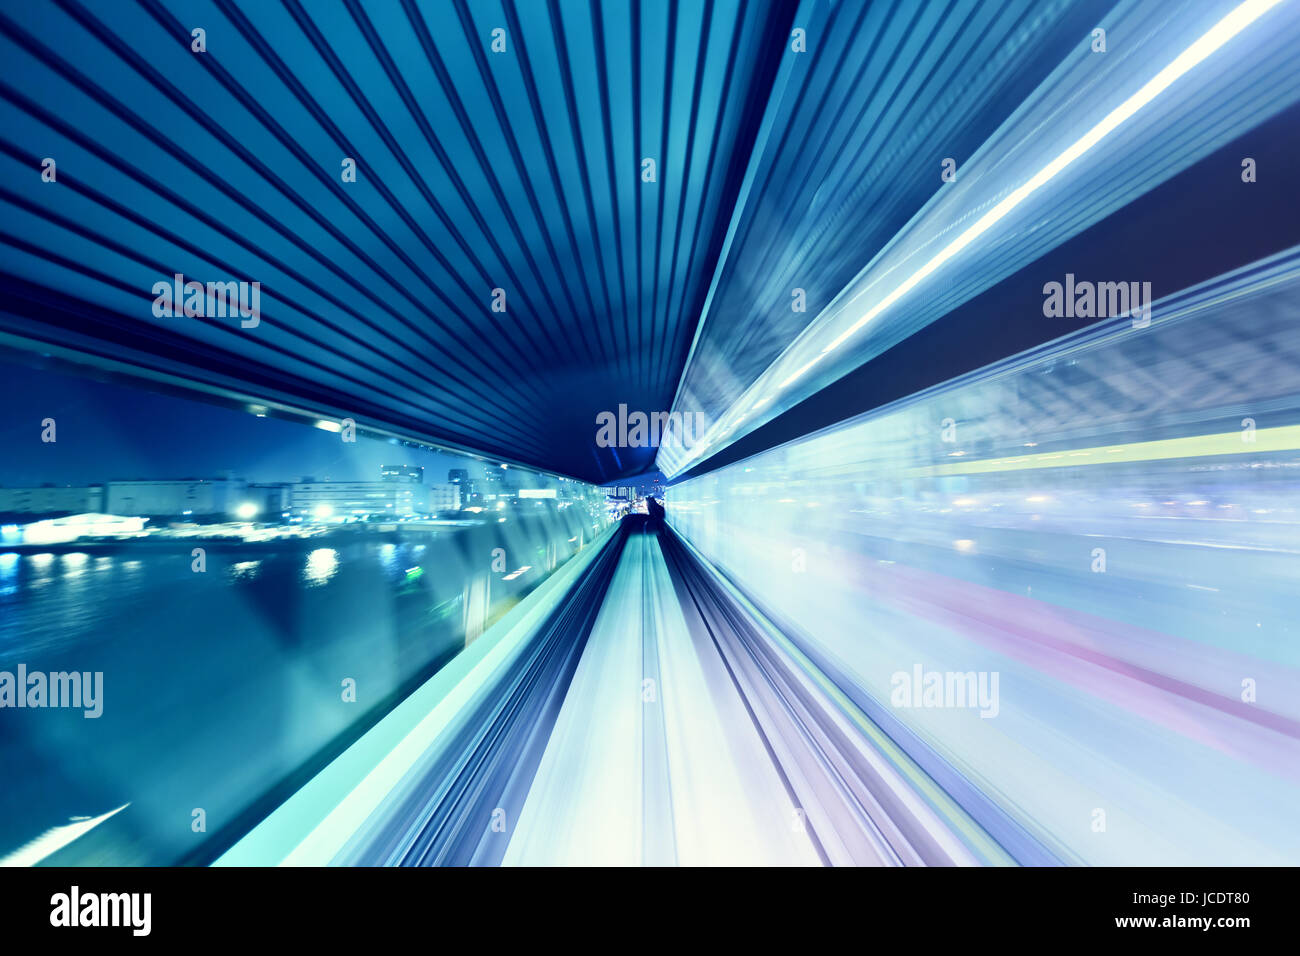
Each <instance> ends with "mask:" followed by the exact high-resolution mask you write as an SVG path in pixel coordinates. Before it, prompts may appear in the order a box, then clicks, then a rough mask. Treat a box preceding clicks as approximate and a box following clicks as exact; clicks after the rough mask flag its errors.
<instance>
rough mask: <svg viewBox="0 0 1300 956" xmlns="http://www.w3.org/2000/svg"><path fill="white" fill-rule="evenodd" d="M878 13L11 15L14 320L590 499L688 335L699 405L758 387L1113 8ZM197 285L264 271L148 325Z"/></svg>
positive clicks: (892, 9) (766, 8)
mask: <svg viewBox="0 0 1300 956" xmlns="http://www.w3.org/2000/svg"><path fill="white" fill-rule="evenodd" d="M860 7H861V9H859V5H850V6H849V7H844V6H837V5H827V4H824V3H806V4H804V5H802V6H800V5H796V4H788V3H780V2H754V0H744V2H740V0H737V2H731V3H725V2H724V3H716V4H702V3H694V2H683V3H669V2H644V3H626V4H625V3H581V2H576V0H558V2H549V3H545V2H541V0H536V2H528V3H518V4H511V3H506V4H498V3H495V2H490V3H489V2H484V3H477V2H476V3H470V2H455V0H446V2H439V3H429V4H424V3H416V2H414V0H402V2H396V0H394V2H384V3H362V2H358V0H342V2H340V3H337V4H334V3H330V4H323V3H306V2H300V0H285V2H284V3H283V4H281V3H270V2H264V0H249V2H234V0H213V2H193V3H167V4H163V3H161V2H157V0H136V2H121V3H114V4H112V5H111V6H110V5H104V4H80V3H76V2H73V0H56V2H52V3H49V4H40V5H28V6H13V5H11V6H9V7H8V9H6V10H5V11H4V12H3V13H0V55H2V56H4V57H5V59H6V62H7V68H6V77H7V79H6V81H4V83H3V85H2V87H0V163H3V165H4V176H3V184H2V185H0V203H2V204H3V222H2V223H0V242H3V243H4V246H5V251H4V256H3V264H2V266H0V282H3V303H2V305H3V309H2V312H0V321H2V322H3V325H4V328H5V330H7V331H8V332H10V333H14V334H16V335H18V336H20V337H22V338H23V339H25V340H37V341H39V342H44V343H49V344H51V345H57V346H61V347H66V348H71V349H74V350H76V351H78V352H80V353H87V354H91V355H95V356H100V357H106V358H112V359H117V360H122V361H127V362H129V363H131V364H132V365H134V366H138V367H142V368H145V369H148V370H151V371H153V372H163V373H169V374H172V375H177V376H180V377H183V378H186V379H190V380H194V381H198V382H202V383H207V384H215V385H219V386H223V387H227V388H233V389H235V390H238V391H239V392H240V393H241V394H247V395H250V396H254V397H258V398H267V399H277V398H281V399H285V400H292V401H294V402H296V403H298V404H300V405H302V406H305V407H306V408H308V409H311V410H317V411H320V412H323V413H328V414H335V415H348V416H351V417H353V418H354V419H356V420H357V422H358V423H359V424H361V425H365V424H366V423H373V424H376V425H382V426H384V427H386V428H390V429H397V430H401V431H404V432H406V433H409V434H411V435H412V436H420V437H424V438H430V439H434V440H441V441H444V442H447V443H449V444H453V445H458V446H462V447H468V448H472V449H477V450H481V451H484V452H488V453H493V454H497V455H501V456H503V457H506V458H509V459H511V460H515V461H521V462H525V463H528V464H532V465H536V466H539V467H542V468H546V469H550V470H554V471H558V472H561V473H565V474H570V475H575V476H578V477H583V478H587V479H590V480H595V481H609V480H611V479H614V478H617V477H619V476H621V475H628V474H634V473H637V472H640V471H642V470H644V469H645V468H646V467H648V466H649V465H650V464H651V461H652V459H653V454H654V450H653V449H650V448H643V449H632V448H624V449H607V448H600V447H597V444H596V440H595V438H596V434H595V419H596V416H597V414H598V413H599V412H602V411H616V410H617V409H618V406H619V405H620V404H625V405H627V406H628V408H629V409H631V410H645V411H657V410H667V409H671V408H673V407H674V400H675V397H676V396H677V395H678V394H679V380H680V379H681V378H682V376H683V370H684V369H685V368H686V367H687V358H688V355H689V354H690V353H691V349H692V344H693V342H695V340H696V338H697V331H698V332H699V334H700V335H701V336H703V340H704V342H705V343H706V345H707V349H705V351H704V353H702V354H706V355H708V356H712V357H717V356H722V357H724V358H725V360H726V362H725V363H723V364H724V365H725V367H721V366H719V364H718V362H716V361H704V360H700V361H696V362H694V363H693V364H692V366H691V369H690V373H689V374H690V376H691V379H690V383H691V388H693V389H694V390H695V391H696V392H699V393H701V394H704V395H714V394H715V393H717V394H719V395H725V394H729V393H730V392H732V391H735V390H736V388H737V387H739V386H740V385H743V384H744V383H746V382H747V381H749V380H750V379H751V378H752V377H753V376H754V375H756V374H758V373H759V372H761V371H762V369H763V368H764V367H766V365H767V364H768V363H769V362H770V361H771V360H772V359H773V357H774V356H775V355H776V354H777V353H778V352H779V351H780V350H781V348H783V347H784V345H785V344H787V343H788V341H789V339H790V338H791V337H792V336H793V335H795V334H797V332H798V330H799V326H800V325H801V323H802V321H803V320H804V319H806V318H807V317H808V315H813V314H815V313H816V311H817V309H818V308H820V304H819V303H821V302H824V301H825V300H826V299H828V298H829V297H831V296H833V294H834V293H835V292H836V291H838V289H839V288H840V287H841V286H842V285H843V284H844V283H845V282H846V281H848V279H849V278H850V277H851V276H852V275H853V274H854V273H855V272H856V271H857V270H858V269H859V268H860V267H861V265H862V263H864V262H866V261H867V260H868V259H869V258H870V256H871V255H872V254H874V253H875V252H876V251H878V250H879V249H880V248H881V247H882V246H883V245H884V244H885V243H887V242H888V241H889V238H890V236H891V235H892V234H893V232H894V230H896V229H897V228H898V227H899V226H900V225H902V224H903V223H904V222H905V221H906V220H907V218H908V217H909V216H910V215H912V213H913V212H914V211H915V209H917V208H919V207H920V206H921V205H922V204H923V203H924V201H925V199H926V198H927V197H928V196H929V195H930V194H931V193H932V192H933V189H934V184H935V182H936V181H937V180H936V178H935V174H934V169H932V168H931V167H933V165H934V164H933V163H932V162H930V160H931V159H932V158H933V157H931V156H930V155H929V152H930V151H931V150H928V148H927V147H925V143H924V140H925V139H926V138H927V137H932V136H934V135H938V133H942V134H943V136H944V137H945V138H946V140H947V141H948V142H949V143H951V149H952V150H953V151H955V152H956V154H957V155H963V154H964V153H965V152H969V151H970V150H972V149H974V148H975V146H976V145H977V144H978V143H979V142H981V141H982V139H983V137H984V136H986V135H987V133H988V131H989V130H991V129H993V128H994V127H996V125H997V124H998V123H999V122H1000V121H1001V120H1002V119H1003V118H1004V117H1005V115H1006V113H1007V112H1008V111H1009V110H1010V109H1012V108H1013V107H1014V106H1015V104H1016V103H1018V102H1019V99H1020V97H1021V96H1023V95H1025V94H1027V93H1028V92H1029V91H1030V90H1032V88H1033V85H1034V84H1035V83H1037V82H1038V80H1039V79H1041V77H1042V76H1043V75H1045V74H1046V73H1047V72H1048V71H1049V70H1050V69H1051V67H1052V65H1053V64H1054V63H1055V62H1056V61H1057V58H1058V57H1059V55H1060V52H1061V50H1062V49H1064V48H1065V47H1066V46H1068V45H1069V44H1072V43H1076V42H1077V41H1078V38H1079V35H1080V33H1079V31H1080V30H1083V29H1084V28H1085V27H1086V26H1087V24H1088V23H1089V22H1091V21H1090V19H1089V18H1090V17H1092V16H1094V15H1095V14H1096V13H1097V11H1098V9H1105V7H1104V6H1103V7H1100V8H1099V7H1098V6H1097V5H1095V4H1093V5H1088V4H1080V3H1066V2H1062V3H1055V4H1050V5H1048V6H1047V7H1043V6H1042V5H1035V4H1033V3H1030V2H1008V3H1001V4H964V5H963V4H930V5H917V4H912V3H909V2H900V3H896V4H874V5H866V4H863V5H860ZM805 22H806V23H807V24H808V25H809V28H810V29H809V32H808V35H807V36H806V37H805V38H804V39H803V41H802V43H804V44H807V45H808V47H809V49H810V51H811V52H809V53H808V54H807V55H801V52H800V51H799V50H798V49H797V47H798V46H799V45H800V44H799V43H797V42H794V41H792V29H794V28H795V27H796V26H797V25H798V24H799V23H805ZM196 31H202V32H201V33H196ZM1026 31H1029V33H1027V32H1026ZM868 34H869V35H870V36H871V38H872V42H870V43H867V42H852V41H853V39H854V38H855V37H858V38H859V39H860V38H861V37H862V36H865V35H868ZM1030 34H1032V36H1033V38H1034V39H1033V42H1032V43H1028V41H1027V39H1026V37H1027V36H1029V35H1030ZM818 43H820V44H821V46H818V45H817V44H818ZM199 46H202V47H203V49H202V50H201V51H200V50H198V49H197V48H198V47H199ZM1025 50H1028V51H1030V52H1018V51H1025ZM1009 53H1017V55H1019V56H1020V57H1021V61H1020V66H1019V67H1018V68H1017V71H1015V79H1014V80H1013V79H1009V78H1008V77H1009V76H1010V75H1011V74H1010V73H1009V72H1008V71H1006V70H1005V69H1003V66H1004V64H1005V59H1006V56H1007V55H1008V54H1009ZM941 64H951V65H952V66H951V68H950V67H947V66H945V67H943V69H942V71H940V65H941ZM963 90H965V91H969V93H968V94H967V95H959V94H961V93H962V91H963ZM945 104H946V105H945ZM999 104H1002V105H999ZM47 160H53V161H54V169H53V180H54V181H53V182H49V181H46V180H47V179H48V178H49V175H48V174H45V175H43V173H45V170H46V167H47V166H48V165H49V164H48V163H47V162H46V161H47ZM647 160H648V161H652V163H653V167H651V165H650V164H649V163H647ZM352 170H355V177H352V176H351V171H352ZM178 274H179V275H181V276H183V277H184V279H185V280H192V281H197V282H201V283H212V282H230V281H234V282H248V283H250V284H251V283H253V282H257V283H260V285H259V287H258V289H259V295H260V298H259V299H258V302H259V305H260V313H259V316H258V322H257V324H256V326H254V327H245V326H246V325H249V323H250V320H247V319H244V318H242V317H240V316H234V317H232V316H230V315H225V316H222V315H211V316H205V315H195V316H186V315H184V314H183V311H182V309H181V307H182V303H179V302H178V303H176V307H177V310H178V313H179V314H176V315H168V314H163V315H157V314H155V313H156V311H157V306H158V302H157V297H158V295H159V292H158V291H157V289H156V288H155V285H156V284H157V283H160V282H161V283H163V284H164V285H167V286H172V284H173V278H172V277H173V276H175V275H178ZM794 286H800V287H807V289H808V290H809V295H811V296H812V298H813V299H814V302H813V304H812V305H811V306H810V307H809V310H808V314H807V315H801V314H795V313H793V312H792V310H791V309H790V305H789V295H790V292H789V289H788V288H787V287H794ZM249 293H250V300H251V293H252V288H251V285H250V289H249ZM210 301H211V300H209V302H210ZM249 304H250V306H251V302H250V303H249ZM702 315H707V316H709V319H708V321H707V322H706V324H705V325H704V327H703V328H702V329H697V326H699V324H700V317H701V316H702ZM728 376H730V378H728Z"/></svg>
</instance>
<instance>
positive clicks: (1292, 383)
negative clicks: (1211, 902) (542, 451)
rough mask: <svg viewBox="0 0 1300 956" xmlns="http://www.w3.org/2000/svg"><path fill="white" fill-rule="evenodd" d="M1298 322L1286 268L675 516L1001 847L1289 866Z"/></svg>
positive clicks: (888, 411)
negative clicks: (926, 681)
mask: <svg viewBox="0 0 1300 956" xmlns="http://www.w3.org/2000/svg"><path fill="white" fill-rule="evenodd" d="M1297 303H1300V250H1293V251H1292V252H1290V253H1288V254H1285V255H1282V256H1279V257H1275V258H1274V259H1272V260H1270V261H1267V262H1264V263H1260V264H1258V265H1257V266H1255V267H1252V268H1249V269H1245V270H1242V271H1240V272H1238V273H1236V274H1232V275H1229V276H1226V277H1224V278H1223V279H1221V280H1219V281H1215V282H1212V283H1207V284H1205V285H1203V286H1200V287H1197V288H1194V289H1192V290H1189V291H1187V292H1185V293H1182V294H1179V295H1177V296H1174V297H1172V298H1169V299H1166V300H1162V301H1160V302H1157V303H1156V306H1155V310H1154V315H1153V319H1152V323H1151V325H1150V326H1149V327H1148V328H1145V329H1135V328H1133V326H1132V323H1131V322H1130V321H1128V320H1127V319H1125V320H1120V321H1107V322H1102V323H1100V324H1099V325H1097V326H1094V327H1093V328H1091V329H1089V330H1087V331H1085V332H1083V333H1080V334H1077V335H1073V336H1069V337H1067V338H1065V339H1062V340H1059V341H1057V342H1055V343H1053V344H1052V345H1051V346H1049V347H1044V348H1041V349H1039V350H1037V351H1035V352H1033V353H1030V354H1027V355H1023V356H1019V357H1017V358H1014V359H1011V360H1008V361H1006V362H1004V363H1001V364H999V365H997V366H994V367H991V368H989V369H987V370H984V371H982V372H979V373H976V374H972V375H970V376H967V377H965V378H963V379H958V380H956V381H954V382H952V383H949V384H947V385H944V386H941V387H938V388H935V389H932V390H930V391H928V392H924V393H921V394H919V395H916V396H913V397H911V398H909V399H906V400H904V401H901V402H898V403H896V404H894V405H892V406H890V407H887V408H885V409H882V410H879V411H877V412H874V413H870V414H867V415H864V416H862V417H859V418H855V419H852V420H849V421H847V422H845V423H843V424H841V425H838V426H835V427H833V428H830V429H827V430H825V431H822V432H820V433H817V434H814V435H810V436H807V437H805V438H802V439H799V440H797V441H794V442H791V443H790V444H787V445H785V446H782V447H778V448H775V449H772V450H770V451H767V452H764V453H762V454H759V455H757V456H754V457H753V458H750V459H747V460H745V461H742V462H740V463H737V464H734V465H731V466H728V467H726V468H723V469H720V470H718V471H716V472H712V473H710V474H707V475H704V476H702V477H699V478H695V479H693V480H690V481H687V482H685V483H682V484H680V485H676V486H673V487H672V488H671V489H670V491H669V496H668V517H669V520H670V522H671V524H672V526H673V527H674V528H675V529H676V530H677V531H679V532H680V533H681V534H682V535H684V536H685V537H686V538H687V539H688V540H689V541H690V542H691V543H692V544H693V545H694V546H695V547H697V548H698V549H699V550H700V551H701V552H702V553H703V555H704V556H705V557H707V558H708V559H709V560H710V561H711V562H713V564H715V565H716V566H717V567H718V568H719V569H720V571H721V572H723V573H724V574H725V575H726V576H727V577H728V578H729V579H730V580H731V581H732V582H733V583H734V584H735V585H736V586H737V587H738V588H740V589H741V590H743V591H744V592H746V593H747V594H748V595H749V596H750V597H751V598H752V599H753V600H754V602H755V603H756V604H757V605H759V606H760V607H761V608H763V609H764V610H765V611H766V612H767V613H768V614H769V615H770V616H771V617H772V618H773V619H774V620H775V621H777V622H779V623H780V626H781V628H782V630H783V631H784V632H785V633H786V634H787V635H789V636H790V638H791V640H792V641H793V642H794V644H795V645H797V647H798V648H799V650H800V652H801V653H802V654H803V655H805V656H806V659H807V661H808V665H807V666H808V667H809V668H810V669H812V670H815V671H819V672H822V673H825V674H827V675H830V676H831V677H832V678H833V680H834V681H835V683H836V684H838V686H839V687H840V688H841V689H842V690H843V691H844V693H845V694H846V695H847V696H848V697H850V698H851V699H852V701H853V702H854V704H855V705H856V706H857V707H860V708H861V709H862V711H863V712H864V713H866V714H868V715H870V716H871V717H872V719H873V720H875V721H876V722H877V723H878V724H879V725H880V726H881V727H883V728H886V729H888V730H889V732H890V735H891V737H892V738H893V739H894V740H895V741H896V742H897V743H898V744H899V745H900V746H902V747H903V748H904V749H906V751H907V752H908V754H909V755H910V756H911V757H912V758H913V759H915V760H916V762H917V763H918V764H919V765H920V766H922V767H924V768H925V769H926V770H927V772H928V773H929V774H930V775H931V776H932V777H934V779H936V780H939V781H942V782H943V785H944V787H945V789H946V790H947V791H948V792H949V793H950V794H952V795H953V796H954V797H956V798H957V799H958V800H960V801H961V802H962V804H963V806H964V807H965V809H966V810H967V811H968V812H969V813H970V814H971V816H972V817H973V818H974V819H976V820H977V821H979V823H980V825H981V826H983V827H984V828H985V830H986V831H987V832H989V833H990V834H992V835H993V836H994V837H995V838H996V839H998V840H999V841H1000V842H1002V843H1003V845H1004V846H1009V845H1010V844H1011V843H1012V842H1013V841H1020V840H1022V839H1023V837H1025V836H1026V835H1028V837H1029V838H1030V842H1029V844H1027V845H1030V846H1032V845H1037V846H1038V847H1041V848H1043V849H1044V850H1045V851H1046V852H1048V853H1049V854H1050V855H1051V856H1052V857H1054V858H1056V859H1058V860H1060V861H1063V862H1071V863H1088V864H1109V865H1126V864H1175V865H1181V864H1192V863H1196V864H1252V865H1257V864H1266V863H1268V864H1291V865H1294V864H1295V863H1296V862H1297V861H1300V833H1297V832H1296V829H1295V827H1294V813H1295V807H1296V805H1297V802H1298V801H1300V653H1298V652H1297V646H1298V645H1297V641H1296V638H1297V619H1296V610H1297V606H1298V605H1297V598H1296V582H1297V581H1300V545H1297V541H1300V534H1298V533H1297V532H1298V531H1300V504H1298V502H1300V495H1298V494H1297V491H1298V490H1300V361H1297V356H1300V306H1298V305H1297ZM929 672H939V673H949V672H956V673H962V674H967V673H973V674H977V675H993V674H996V675H998V678H999V682H998V685H997V688H998V697H997V701H996V705H995V707H994V708H992V710H993V713H991V714H989V715H987V716H981V714H980V713H979V712H978V711H977V710H975V709H973V708H971V707H968V706H967V707H963V706H952V702H951V701H945V700H942V699H939V698H938V697H936V698H935V699H934V700H930V699H928V697H927V699H922V698H921V697H920V695H918V696H916V697H909V696H908V695H910V692H911V689H912V687H911V685H912V679H911V678H912V675H914V674H917V673H920V674H925V673H929ZM900 675H901V676H900ZM1019 855H1020V854H1017V856H1019Z"/></svg>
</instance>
